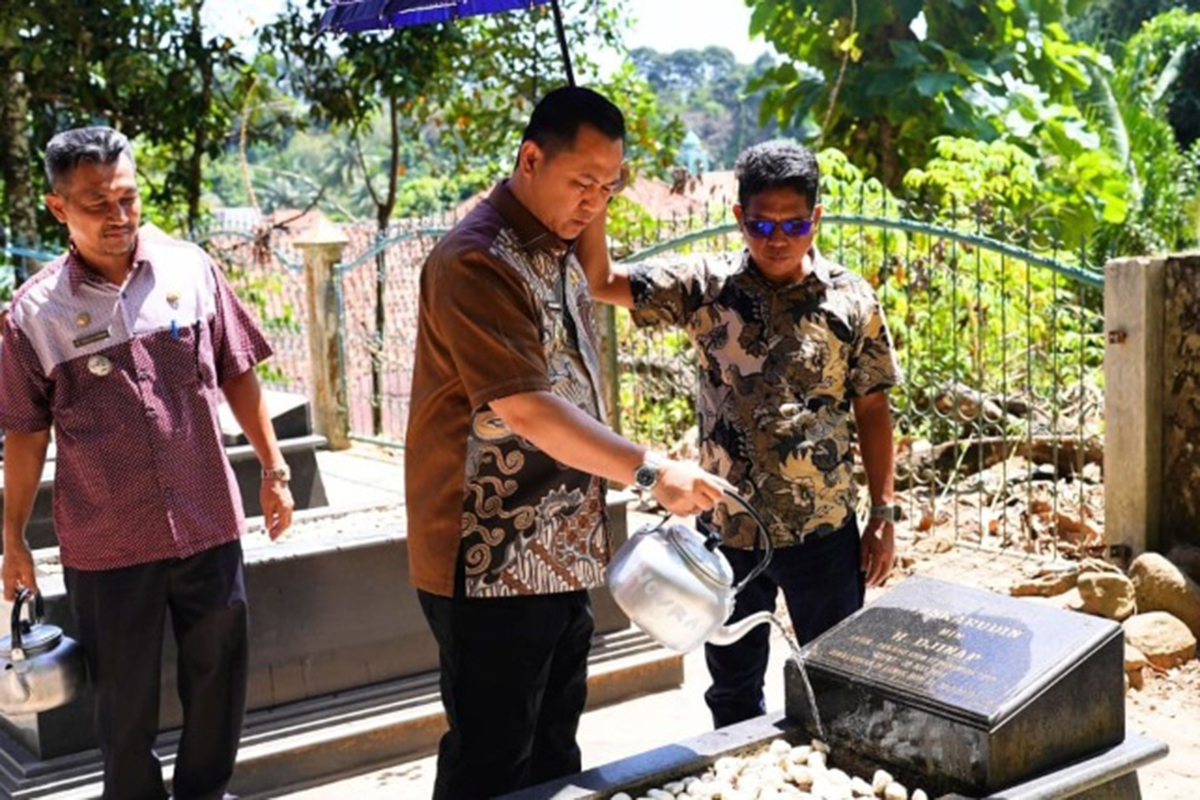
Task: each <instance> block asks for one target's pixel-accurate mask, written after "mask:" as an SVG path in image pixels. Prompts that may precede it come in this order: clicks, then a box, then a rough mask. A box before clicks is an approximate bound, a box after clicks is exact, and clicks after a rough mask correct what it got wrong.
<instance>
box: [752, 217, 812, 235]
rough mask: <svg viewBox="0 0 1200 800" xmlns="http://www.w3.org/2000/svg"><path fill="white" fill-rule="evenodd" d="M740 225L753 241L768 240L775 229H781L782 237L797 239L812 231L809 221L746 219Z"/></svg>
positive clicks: (810, 221)
mask: <svg viewBox="0 0 1200 800" xmlns="http://www.w3.org/2000/svg"><path fill="white" fill-rule="evenodd" d="M742 224H743V225H745V226H746V233H748V234H749V235H751V236H753V237H754V238H755V239H770V238H771V236H772V235H773V234H774V233H775V229H776V228H781V229H782V230H783V234H784V236H788V237H790V238H792V239H799V238H800V237H801V236H807V235H808V234H809V232H810V231H812V226H813V221H812V220H811V219H785V220H783V221H782V222H776V221H775V220H773V219H748V220H745V221H744V222H743V223H742Z"/></svg>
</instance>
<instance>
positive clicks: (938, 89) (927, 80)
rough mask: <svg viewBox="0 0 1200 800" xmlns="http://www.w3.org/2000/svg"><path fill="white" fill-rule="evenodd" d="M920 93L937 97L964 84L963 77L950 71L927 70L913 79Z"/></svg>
mask: <svg viewBox="0 0 1200 800" xmlns="http://www.w3.org/2000/svg"><path fill="white" fill-rule="evenodd" d="M913 85H914V86H915V87H916V90H917V92H918V93H920V94H921V95H923V96H925V97H937V96H938V95H940V94H943V93H944V92H948V91H950V90H951V89H955V88H957V87H959V86H962V85H963V80H962V78H960V77H958V76H957V75H955V74H953V73H949V72H927V73H925V74H924V75H919V76H917V79H916V80H915V81H913Z"/></svg>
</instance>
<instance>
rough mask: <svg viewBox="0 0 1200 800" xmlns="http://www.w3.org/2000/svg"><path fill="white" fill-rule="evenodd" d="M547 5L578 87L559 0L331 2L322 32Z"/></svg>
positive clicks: (569, 77)
mask: <svg viewBox="0 0 1200 800" xmlns="http://www.w3.org/2000/svg"><path fill="white" fill-rule="evenodd" d="M547 4H549V5H550V6H552V7H553V9H554V23H555V26H556V28H557V29H558V44H559V47H561V48H562V54H563V62H564V63H565V64H566V68H567V80H568V82H569V83H570V84H571V85H572V86H574V85H575V75H574V71H573V70H572V69H571V54H570V52H568V50H567V37H566V32H565V31H564V30H563V22H562V12H561V11H560V10H559V7H558V0H330V3H329V10H328V11H326V12H325V16H323V17H322V18H321V28H320V29H321V31H322V32H324V31H335V32H338V33H357V32H360V31H370V30H378V29H380V28H407V27H410V26H412V25H427V24H429V23H433V22H446V21H449V20H454V19H458V18H460V17H473V16H477V15H480V14H496V13H499V12H501V11H512V10H514V9H518V8H533V7H534V6H542V5H547Z"/></svg>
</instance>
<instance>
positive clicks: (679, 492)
mask: <svg viewBox="0 0 1200 800" xmlns="http://www.w3.org/2000/svg"><path fill="white" fill-rule="evenodd" d="M732 488H733V487H732V486H730V485H729V483H728V482H726V481H725V480H724V479H723V478H719V477H717V476H716V475H713V474H711V473H708V472H705V471H704V470H703V469H701V468H700V465H699V464H696V463H694V462H691V461H664V462H663V463H662V467H661V471H660V473H659V478H658V483H657V484H655V486H654V499H656V500H658V502H660V503H662V505H663V508H665V509H667V511H670V512H671V513H672V514H675V515H676V516H680V517H690V516H692V515H693V514H698V513H699V512H701V511H709V510H711V509H712V507H713V506H714V505H716V503H717V502H718V501H719V500H720V499H721V498H722V497H724V495H725V492H727V491H731V490H732Z"/></svg>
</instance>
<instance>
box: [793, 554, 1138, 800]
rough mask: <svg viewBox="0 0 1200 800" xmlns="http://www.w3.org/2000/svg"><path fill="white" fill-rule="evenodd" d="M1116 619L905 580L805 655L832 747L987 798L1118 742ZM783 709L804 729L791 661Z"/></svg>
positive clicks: (809, 721) (806, 709) (930, 783)
mask: <svg viewBox="0 0 1200 800" xmlns="http://www.w3.org/2000/svg"><path fill="white" fill-rule="evenodd" d="M1123 658H1124V640H1123V636H1122V632H1121V626H1120V625H1117V624H1116V623H1114V622H1111V621H1109V620H1106V619H1101V618H1098V617H1091V616H1086V615H1083V614H1077V613H1074V612H1070V611H1062V610H1059V609H1055V608H1050V607H1047V606H1044V605H1040V604H1037V603H1035V602H1031V601H1029V600H1020V599H1016V598H1011V597H1005V596H1002V595H998V594H994V593H992V592H987V591H983V590H979V589H972V588H967V587H963V586H958V585H955V584H952V583H947V582H945V581H939V580H934V579H931V578H922V577H914V578H910V579H908V580H906V581H904V582H903V583H901V584H900V585H899V586H897V587H896V588H895V589H894V590H892V591H891V592H889V593H887V594H886V595H884V596H882V597H880V598H879V599H878V600H877V601H876V602H874V603H873V604H872V605H870V606H868V607H866V608H864V609H863V610H861V611H859V612H858V613H857V614H855V615H854V616H852V617H850V618H849V619H847V620H845V621H844V622H842V623H841V624H840V625H838V626H837V627H835V628H833V629H831V630H830V631H828V632H826V633H825V634H824V635H822V636H820V637H819V638H817V639H816V640H814V641H813V642H811V643H810V644H809V646H808V647H807V648H806V649H805V662H806V665H807V669H808V673H809V678H810V680H811V682H812V687H813V691H814V694H815V697H816V705H817V708H818V709H819V711H820V717H821V721H822V723H823V724H824V727H825V734H826V738H827V739H828V740H829V742H830V743H831V744H832V745H833V746H834V747H835V748H836V747H848V748H850V749H852V750H854V751H856V752H858V753H860V754H862V755H863V756H866V757H868V758H870V759H872V760H874V761H877V762H882V763H885V764H887V765H889V766H890V767H891V768H892V769H893V771H894V772H895V773H897V774H899V775H906V776H909V777H910V779H911V780H913V781H914V782H915V783H916V784H917V785H921V786H925V787H927V788H928V789H935V790H938V791H959V792H963V793H965V794H986V793H988V792H994V791H998V790H1000V789H1003V788H1004V787H1005V786H1010V785H1012V784H1014V783H1017V782H1019V781H1021V780H1024V779H1026V778H1030V777H1033V776H1035V775H1038V774H1040V773H1042V772H1045V771H1047V770H1049V769H1051V768H1054V767H1059V766H1062V765H1064V764H1067V763H1069V762H1071V761H1073V760H1076V759H1079V758H1082V757H1084V756H1087V755H1089V754H1092V753H1095V752H1097V751H1099V750H1102V749H1103V748H1106V747H1111V746H1114V745H1117V744H1119V743H1120V742H1121V741H1122V740H1123V739H1124V738H1125V699H1124V678H1123V663H1124V662H1123ZM785 678H786V680H785V684H786V689H787V713H788V716H789V717H791V718H792V719H793V720H796V721H798V722H800V723H802V724H803V725H804V726H805V728H806V729H807V730H808V731H809V732H811V733H814V734H815V733H816V725H815V722H814V720H813V718H812V713H811V705H810V703H809V701H808V698H807V694H806V692H805V689H804V686H803V683H802V681H801V678H800V674H799V671H798V669H797V668H796V666H795V664H794V663H793V662H789V663H788V665H787V667H786V676H785Z"/></svg>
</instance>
